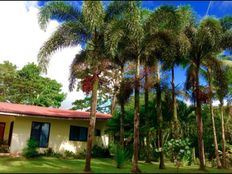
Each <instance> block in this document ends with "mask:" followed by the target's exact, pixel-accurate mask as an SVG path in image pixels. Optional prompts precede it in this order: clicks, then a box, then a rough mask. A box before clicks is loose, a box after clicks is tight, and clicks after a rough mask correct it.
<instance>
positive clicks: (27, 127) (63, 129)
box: [10, 117, 108, 153]
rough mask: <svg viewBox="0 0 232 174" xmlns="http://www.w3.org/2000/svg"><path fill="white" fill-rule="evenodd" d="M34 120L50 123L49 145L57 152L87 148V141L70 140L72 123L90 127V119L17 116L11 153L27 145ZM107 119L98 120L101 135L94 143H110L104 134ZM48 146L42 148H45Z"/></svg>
mask: <svg viewBox="0 0 232 174" xmlns="http://www.w3.org/2000/svg"><path fill="white" fill-rule="evenodd" d="M32 121H37V122H48V123H50V135H49V142H48V147H51V148H52V149H53V150H54V151H56V152H63V151H65V150H68V151H72V152H74V153H79V152H82V151H83V150H84V149H85V148H86V142H81V141H69V131H70V125H74V126H82V127H88V123H89V122H88V120H64V119H59V120H58V119H48V118H34V117H16V118H15V123H14V129H13V136H12V142H11V147H10V151H11V153H21V152H22V149H23V148H24V147H26V143H27V140H28V139H29V138H30V134H31V126H32ZM105 125H106V120H99V121H98V120H97V121H96V129H100V130H101V137H95V140H94V144H98V145H99V146H107V145H108V136H107V135H104V129H105ZM44 149H46V148H41V149H40V150H41V151H42V150H44Z"/></svg>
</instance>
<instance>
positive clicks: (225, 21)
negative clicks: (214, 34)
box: [220, 16, 232, 31]
mask: <svg viewBox="0 0 232 174" xmlns="http://www.w3.org/2000/svg"><path fill="white" fill-rule="evenodd" d="M220 22H221V26H222V28H223V30H224V31H226V30H231V29H232V16H225V17H223V18H221V19H220Z"/></svg>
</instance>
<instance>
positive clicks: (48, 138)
mask: <svg viewBox="0 0 232 174" xmlns="http://www.w3.org/2000/svg"><path fill="white" fill-rule="evenodd" d="M33 123H39V124H48V125H49V128H48V140H47V146H40V142H39V144H38V147H39V148H48V145H49V139H50V129H51V123H49V122H40V121H32V122H31V134H30V139H31V138H32V137H31V136H32V129H33V127H32V125H33ZM41 127H42V126H41ZM40 136H41V129H40Z"/></svg>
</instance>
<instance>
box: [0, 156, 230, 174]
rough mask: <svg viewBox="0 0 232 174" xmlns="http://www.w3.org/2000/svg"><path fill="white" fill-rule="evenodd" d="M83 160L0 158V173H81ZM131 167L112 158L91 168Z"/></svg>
mask: <svg viewBox="0 0 232 174" xmlns="http://www.w3.org/2000/svg"><path fill="white" fill-rule="evenodd" d="M84 162H85V161H84V160H74V159H70V160H67V159H65V160H64V159H57V158H52V157H42V158H38V159H34V160H25V159H23V158H9V157H1V158H0V173H6V172H11V173H13V172H36V173H49V172H53V173H65V172H68V173H71V172H77V173H83V168H84ZM139 167H140V169H141V170H142V172H143V173H176V172H177V170H176V168H175V167H174V166H173V164H171V163H166V169H163V170H159V169H158V163H154V164H145V163H143V162H140V163H139ZM130 169H131V165H130V163H127V164H125V166H124V167H123V168H122V169H117V168H116V167H115V162H114V161H113V160H112V159H93V160H92V170H93V172H95V173H129V172H130ZM179 172H180V173H190V172H191V173H199V172H203V171H199V170H198V166H188V167H181V168H180V169H179ZM205 172H209V173H223V172H225V173H226V172H227V173H231V172H232V170H229V169H227V170H225V169H221V170H218V169H214V168H207V170H206V171H205Z"/></svg>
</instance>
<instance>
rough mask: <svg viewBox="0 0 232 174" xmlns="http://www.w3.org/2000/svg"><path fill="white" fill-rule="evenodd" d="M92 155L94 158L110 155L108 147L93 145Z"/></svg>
mask: <svg viewBox="0 0 232 174" xmlns="http://www.w3.org/2000/svg"><path fill="white" fill-rule="evenodd" d="M92 157H94V158H109V157H111V156H110V151H109V149H108V148H104V147H100V146H97V145H94V146H93V149H92Z"/></svg>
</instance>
